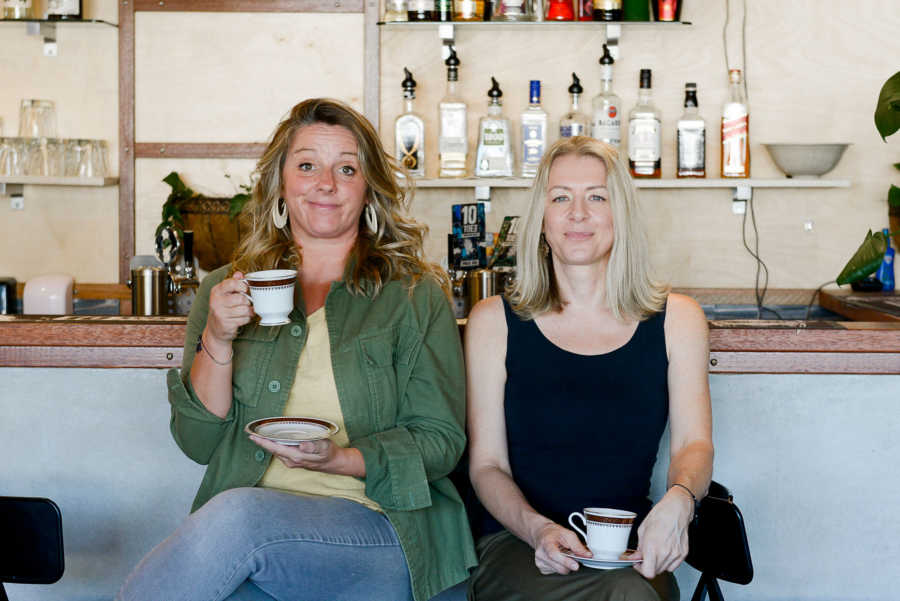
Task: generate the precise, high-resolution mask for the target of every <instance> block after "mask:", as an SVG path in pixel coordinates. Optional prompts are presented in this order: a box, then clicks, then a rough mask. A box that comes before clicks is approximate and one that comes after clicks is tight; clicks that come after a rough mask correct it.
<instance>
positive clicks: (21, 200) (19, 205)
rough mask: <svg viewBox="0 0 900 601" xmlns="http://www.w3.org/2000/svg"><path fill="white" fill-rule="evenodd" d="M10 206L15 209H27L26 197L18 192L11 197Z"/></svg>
mask: <svg viewBox="0 0 900 601" xmlns="http://www.w3.org/2000/svg"><path fill="white" fill-rule="evenodd" d="M9 208H10V209H12V210H13V211H24V210H25V197H24V196H19V195H18V194H13V195H12V196H10V197H9Z"/></svg>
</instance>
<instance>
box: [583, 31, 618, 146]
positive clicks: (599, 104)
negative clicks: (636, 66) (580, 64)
mask: <svg viewBox="0 0 900 601" xmlns="http://www.w3.org/2000/svg"><path fill="white" fill-rule="evenodd" d="M613 63H615V61H614V60H613V57H612V54H610V52H609V48H607V46H606V44H603V56H601V57H600V93H599V94H597V95H596V96H594V100H593V119H592V122H591V136H593V137H594V138H596V139H598V140H600V141H601V142H606V143H607V144H609V145H610V146H613V147H615V148H618V147H619V145H620V144H621V143H622V115H621V114H620V113H621V106H622V101H621V100H620V99H619V97H618V96H616V94H615V92H613V91H612V66H613Z"/></svg>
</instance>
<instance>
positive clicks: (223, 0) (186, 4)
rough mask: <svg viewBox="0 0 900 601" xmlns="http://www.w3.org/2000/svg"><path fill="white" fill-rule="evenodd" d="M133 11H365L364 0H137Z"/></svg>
mask: <svg viewBox="0 0 900 601" xmlns="http://www.w3.org/2000/svg"><path fill="white" fill-rule="evenodd" d="M134 10H135V11H148V12H149V11H154V12H239V13H361V12H363V0H134ZM120 23H121V19H120Z"/></svg>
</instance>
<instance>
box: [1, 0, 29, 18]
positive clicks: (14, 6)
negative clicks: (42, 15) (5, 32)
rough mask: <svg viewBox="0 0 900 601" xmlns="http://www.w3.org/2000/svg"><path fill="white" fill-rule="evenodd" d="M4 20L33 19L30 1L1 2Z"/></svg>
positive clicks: (7, 0) (5, 0)
mask: <svg viewBox="0 0 900 601" xmlns="http://www.w3.org/2000/svg"><path fill="white" fill-rule="evenodd" d="M3 18H4V19H33V18H34V6H32V3H31V0H3Z"/></svg>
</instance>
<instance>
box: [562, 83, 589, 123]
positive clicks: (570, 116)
mask: <svg viewBox="0 0 900 601" xmlns="http://www.w3.org/2000/svg"><path fill="white" fill-rule="evenodd" d="M582 92H584V88H582V87H581V81H580V80H579V79H578V76H577V75H575V74H574V73H572V85H570V86H569V97H570V98H571V99H572V106H571V107H570V108H569V112H568V113H566V114H565V115H563V118H562V119H560V121H559V137H560V138H571V137H572V136H586V135H588V124H589V123H590V119H588V116H587V115H585V114H584V113H582V112H581V109H580V108H579V106H578V104H579V102H580V99H581V94H582Z"/></svg>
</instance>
